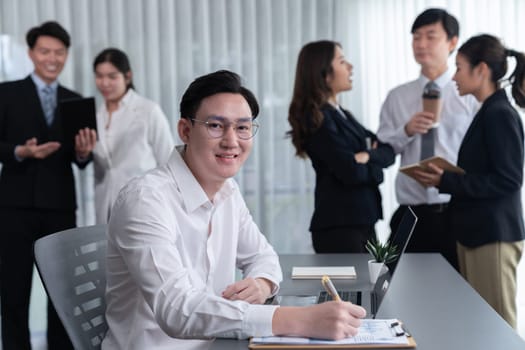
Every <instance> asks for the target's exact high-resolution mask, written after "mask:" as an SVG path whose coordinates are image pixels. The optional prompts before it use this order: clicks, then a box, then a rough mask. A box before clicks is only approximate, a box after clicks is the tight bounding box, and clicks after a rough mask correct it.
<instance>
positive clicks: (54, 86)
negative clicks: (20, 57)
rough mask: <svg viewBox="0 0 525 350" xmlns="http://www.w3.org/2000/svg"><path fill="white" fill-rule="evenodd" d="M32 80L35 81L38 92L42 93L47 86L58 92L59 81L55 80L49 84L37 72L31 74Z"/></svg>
mask: <svg viewBox="0 0 525 350" xmlns="http://www.w3.org/2000/svg"><path fill="white" fill-rule="evenodd" d="M31 79H33V82H34V83H35V85H36V87H37V89H38V91H41V90H42V89H43V88H45V87H46V86H50V87H51V89H53V91H56V90H57V88H58V81H57V80H55V81H54V82H52V83H51V84H47V83H46V82H45V81H43V80H42V78H40V77H39V76H38V75H37V74H36V73H35V72H32V73H31Z"/></svg>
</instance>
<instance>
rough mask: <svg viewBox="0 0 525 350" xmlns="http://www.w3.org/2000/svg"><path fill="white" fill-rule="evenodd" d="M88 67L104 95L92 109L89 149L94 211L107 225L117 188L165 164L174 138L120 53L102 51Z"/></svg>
mask: <svg viewBox="0 0 525 350" xmlns="http://www.w3.org/2000/svg"><path fill="white" fill-rule="evenodd" d="M93 69H94V71H95V83H96V85H97V89H98V90H99V92H100V93H101V95H102V96H103V98H104V103H103V104H102V106H100V108H99V110H98V112H97V129H98V134H99V142H97V145H96V147H95V149H94V150H93V155H94V167H95V214H96V221H97V223H107V222H108V219H109V215H110V212H111V206H112V205H113V202H114V201H115V198H116V197H117V194H118V192H119V191H120V189H121V188H122V187H123V186H124V185H125V184H126V182H128V181H129V180H130V179H131V178H132V177H135V176H138V175H141V174H142V173H144V172H145V171H147V170H149V169H152V168H154V167H156V166H158V165H161V164H164V163H165V162H166V161H167V160H168V157H169V155H170V153H171V150H172V149H173V146H174V141H173V137H172V135H171V132H170V126H169V123H168V120H167V118H166V116H165V115H164V113H163V112H162V110H161V108H160V106H159V105H158V104H156V103H155V102H153V101H150V100H148V99H146V98H144V97H142V96H140V95H138V94H137V93H136V92H135V90H134V87H133V82H132V73H131V67H130V63H129V59H128V57H127V55H126V54H125V53H124V52H122V51H121V50H118V49H115V48H108V49H105V50H103V51H102V52H101V53H99V54H98V55H97V57H96V58H95V61H94V63H93Z"/></svg>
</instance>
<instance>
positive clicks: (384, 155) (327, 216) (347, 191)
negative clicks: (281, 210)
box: [306, 105, 395, 231]
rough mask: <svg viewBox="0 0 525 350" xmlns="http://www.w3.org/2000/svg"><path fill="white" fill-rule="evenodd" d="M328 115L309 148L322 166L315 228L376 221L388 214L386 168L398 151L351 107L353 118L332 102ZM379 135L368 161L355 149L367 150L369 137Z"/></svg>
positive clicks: (315, 162) (326, 110) (318, 173)
mask: <svg viewBox="0 0 525 350" xmlns="http://www.w3.org/2000/svg"><path fill="white" fill-rule="evenodd" d="M321 111H322V113H323V116H324V120H323V122H322V124H321V127H320V128H319V129H318V130H317V131H316V132H315V133H314V134H313V135H312V136H311V137H310V139H309V140H308V142H307V144H306V151H307V154H308V156H309V157H310V159H311V161H312V165H313V167H314V169H315V172H316V183H315V209H314V214H313V217H312V221H311V224H310V230H311V231H316V230H323V229H329V228H336V227H345V226H353V227H358V226H370V225H373V224H374V223H375V222H376V221H377V220H378V219H380V218H382V216H383V211H382V208H381V194H380V192H379V189H378V186H379V184H380V183H381V182H383V168H384V167H387V166H389V165H391V164H392V163H393V162H394V157H395V155H394V151H393V150H392V147H390V146H389V145H387V144H383V143H380V142H379V141H378V140H377V137H376V135H374V134H373V133H372V132H371V131H368V130H366V129H365V128H364V127H363V126H362V125H361V124H359V122H358V121H357V120H356V119H355V118H354V117H353V116H352V114H350V112H348V111H344V113H345V114H346V116H347V119H345V118H343V116H341V115H340V113H339V112H338V111H337V110H336V109H335V108H333V107H332V106H330V105H325V106H324V107H323V108H322V109H321ZM367 137H369V138H370V139H371V141H372V142H373V141H378V144H379V146H378V148H377V149H374V150H370V151H369V153H370V160H369V162H368V163H367V164H358V163H356V161H355V159H354V154H355V153H358V152H361V151H365V150H366V138H367Z"/></svg>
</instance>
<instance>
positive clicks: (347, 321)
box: [272, 301, 366, 340]
mask: <svg viewBox="0 0 525 350" xmlns="http://www.w3.org/2000/svg"><path fill="white" fill-rule="evenodd" d="M365 316H366V311H365V309H363V308H362V307H361V306H358V305H354V304H352V303H348V302H343V301H328V302H325V303H322V304H315V305H311V306H303V307H287V306H281V307H279V308H277V309H276V310H275V313H274V316H273V322H272V330H273V333H274V334H275V335H295V336H301V337H309V338H320V339H332V340H339V339H343V338H347V337H351V336H354V335H356V334H357V331H358V328H359V326H360V325H361V318H364V317H365Z"/></svg>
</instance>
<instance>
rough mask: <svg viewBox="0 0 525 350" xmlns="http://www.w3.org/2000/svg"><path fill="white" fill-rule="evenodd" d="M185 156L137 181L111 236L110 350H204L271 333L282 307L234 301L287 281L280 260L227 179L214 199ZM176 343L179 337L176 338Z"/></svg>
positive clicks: (125, 193)
mask: <svg viewBox="0 0 525 350" xmlns="http://www.w3.org/2000/svg"><path fill="white" fill-rule="evenodd" d="M179 151H180V149H179V148H177V149H176V150H175V151H174V152H173V153H172V155H171V157H170V159H169V161H168V164H167V165H165V166H162V167H159V168H157V169H154V170H152V171H149V172H147V173H146V174H145V175H144V176H142V177H139V178H136V179H134V180H132V181H130V182H129V183H128V184H127V185H126V186H125V187H124V189H123V190H122V191H121V193H120V194H119V196H118V198H117V200H116V202H115V206H114V208H113V213H112V215H111V219H110V223H109V229H108V232H109V233H108V235H109V237H108V253H107V254H108V257H107V291H106V302H107V312H106V318H107V322H108V325H109V331H108V333H107V335H106V337H105V339H104V341H103V344H102V349H104V350H107V349H140V350H143V349H170V350H173V349H206V348H207V347H208V346H209V344H210V340H195V339H193V340H189V339H182V338H200V339H203V338H213V337H237V338H245V337H248V336H265V335H272V318H273V313H274V311H275V308H276V306H272V305H252V304H249V303H247V302H244V301H229V300H227V299H224V298H222V297H221V293H222V291H223V290H224V289H225V288H226V287H227V286H228V285H230V284H232V283H234V282H235V269H236V268H238V269H240V270H241V271H242V272H243V277H253V278H257V277H262V278H266V279H268V280H270V281H271V282H273V284H274V286H275V288H274V290H273V293H277V290H278V287H277V286H278V284H279V282H280V281H281V280H282V272H281V268H280V265H279V259H278V256H277V254H276V253H275V251H274V250H273V248H272V247H271V246H270V244H269V243H268V241H267V240H266V238H265V237H264V236H263V235H262V234H261V232H260V231H259V229H258V228H257V226H256V225H255V223H254V222H253V219H252V217H251V215H250V213H249V211H248V208H247V207H246V204H245V202H244V200H243V198H242V196H241V193H240V191H239V188H238V185H237V183H236V182H235V181H234V180H233V179H229V180H227V181H226V183H225V184H224V185H223V187H222V188H221V190H220V191H219V192H218V193H217V194H216V195H215V198H214V200H213V202H211V201H210V200H209V199H208V197H207V196H206V194H205V192H204V190H203V189H202V187H201V186H200V185H199V183H198V182H197V180H196V179H195V177H194V176H193V174H192V173H191V171H190V170H189V168H188V167H187V166H186V163H185V162H184V160H183V159H182V157H181V155H180V154H179ZM176 338H178V339H176Z"/></svg>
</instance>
